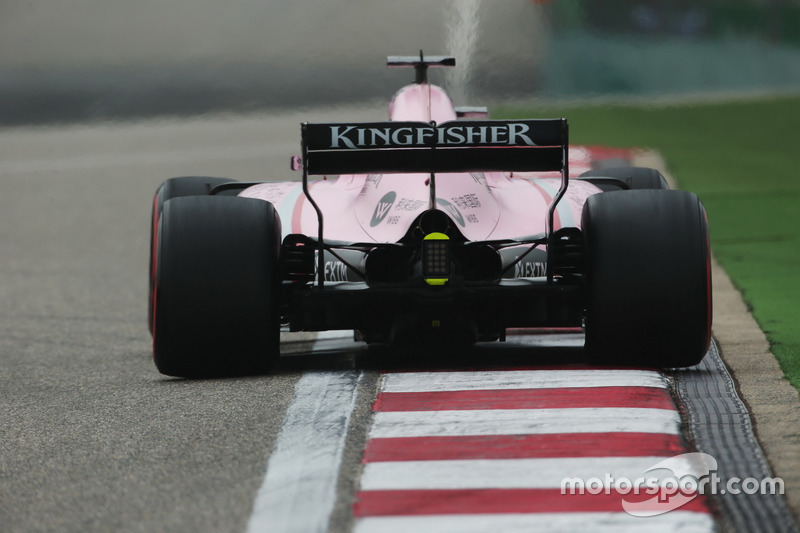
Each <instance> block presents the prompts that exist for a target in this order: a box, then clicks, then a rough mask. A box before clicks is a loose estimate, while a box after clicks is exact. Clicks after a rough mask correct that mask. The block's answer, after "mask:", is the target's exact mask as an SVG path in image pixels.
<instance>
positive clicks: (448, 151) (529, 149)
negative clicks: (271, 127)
mask: <svg viewBox="0 0 800 533" xmlns="http://www.w3.org/2000/svg"><path fill="white" fill-rule="evenodd" d="M301 130H302V150H303V155H302V157H303V161H302V163H303V192H304V194H305V195H306V197H307V198H308V201H309V203H311V205H312V206H313V207H314V209H315V211H316V213H317V219H318V222H319V235H318V244H319V252H320V253H319V257H318V260H319V262H320V265H319V272H320V276H319V285H320V286H322V284H323V280H322V277H323V276H322V275H321V273H322V272H323V268H322V267H323V266H324V265H322V261H323V253H322V251H323V250H324V249H325V245H324V237H323V216H322V211H321V210H320V208H319V207H318V205H317V203H316V202H315V201H314V199H313V198H312V197H311V195H310V193H309V188H308V176H314V175H317V176H319V175H340V174H393V173H394V174H398V173H401V174H406V173H409V174H410V173H425V174H428V173H429V174H430V175H431V180H430V189H431V206H432V207H433V206H435V205H436V182H435V174H436V173H445V172H478V171H507V172H523V171H528V172H547V171H560V172H561V188H560V189H559V191H558V193H557V194H556V196H555V197H554V198H553V201H552V202H551V204H550V208H549V213H548V220H547V224H548V226H547V232H548V239H549V237H550V236H551V235H552V231H553V219H554V213H555V209H556V206H557V205H558V202H559V201H560V200H561V198H562V197H563V196H564V193H565V192H566V190H567V185H568V182H569V169H568V161H569V154H568V150H569V147H568V144H569V142H568V140H569V128H568V125H567V121H566V119H537V120H480V121H464V120H458V121H452V122H444V123H441V124H436V123H433V122H432V123H425V122H367V123H335V124H334V123H326V124H307V123H305V124H302V126H301ZM548 277H549V276H548Z"/></svg>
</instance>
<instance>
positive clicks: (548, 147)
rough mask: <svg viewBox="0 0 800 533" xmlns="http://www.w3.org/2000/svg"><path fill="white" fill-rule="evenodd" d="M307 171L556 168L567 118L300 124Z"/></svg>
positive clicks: (563, 162) (564, 146)
mask: <svg viewBox="0 0 800 533" xmlns="http://www.w3.org/2000/svg"><path fill="white" fill-rule="evenodd" d="M302 139H303V168H304V169H305V172H306V173H307V174H309V175H325V174H334V175H338V174H371V173H375V174H377V173H382V174H391V173H428V172H469V171H490V170H497V171H517V172H521V171H530V172H538V171H555V170H562V169H563V168H564V166H565V165H566V164H567V159H566V155H567V140H568V131H567V121H566V120H565V119H553V120H511V121H507V120H479V121H466V120H458V121H452V122H444V123H442V124H438V125H437V124H428V123H424V122H368V123H349V124H303V125H302Z"/></svg>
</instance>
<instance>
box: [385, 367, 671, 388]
mask: <svg viewBox="0 0 800 533" xmlns="http://www.w3.org/2000/svg"><path fill="white" fill-rule="evenodd" d="M667 386H668V383H667V380H666V378H665V377H664V376H663V375H662V374H661V373H660V372H656V371H653V370H509V371H495V372H487V371H483V372H398V373H392V374H386V375H385V376H384V379H383V392H435V391H452V390H489V389H555V388H562V387H661V388H666V387H667Z"/></svg>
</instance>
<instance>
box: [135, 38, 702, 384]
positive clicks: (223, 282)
mask: <svg viewBox="0 0 800 533" xmlns="http://www.w3.org/2000/svg"><path fill="white" fill-rule="evenodd" d="M453 65H455V60H454V59H453V58H448V57H427V58H425V57H423V56H422V54H421V53H420V56H419V57H390V58H389V66H395V67H400V66H407V67H413V68H414V69H415V71H416V82H415V83H414V84H412V85H408V86H406V87H404V88H402V89H401V90H400V91H399V92H398V93H397V94H396V95H395V96H394V98H393V99H392V101H391V104H390V106H389V120H388V121H385V122H372V123H337V124H312V123H308V124H302V126H301V129H302V157H301V158H295V160H294V166H295V167H297V168H298V169H302V172H303V179H302V181H283V182H274V181H270V182H264V183H240V182H235V181H232V180H228V179H223V178H206V177H182V178H173V179H170V180H167V181H166V182H164V184H163V185H162V186H161V187H160V188H159V189H158V191H157V193H156V195H155V198H154V201H153V226H152V260H151V271H150V327H151V332H152V334H153V347H154V358H155V363H156V365H157V367H158V369H159V370H160V371H161V372H162V373H164V374H168V375H174V376H214V375H230V374H241V373H252V372H264V371H268V370H269V368H270V367H271V366H272V365H273V364H274V363H275V361H276V360H277V358H278V357H279V355H280V342H279V332H280V329H281V327H282V326H283V327H284V329H286V328H288V330H290V331H321V330H334V329H335V330H353V331H355V335H356V338H357V339H360V340H363V341H365V342H367V343H385V344H400V345H402V344H409V345H411V344H415V343H426V344H432V343H447V344H458V343H475V342H485V341H496V340H501V341H502V340H504V339H505V335H506V330H507V329H509V328H518V327H548V328H550V327H583V328H584V330H585V333H586V350H587V357H589V358H590V359H591V360H593V361H603V362H611V363H622V364H631V363H635V364H639V365H649V366H663V367H681V366H688V365H693V364H696V363H698V362H699V361H700V360H701V359H702V358H703V356H704V355H705V353H706V350H707V348H708V345H709V340H710V323H711V282H710V268H709V245H708V229H707V221H706V214H705V210H704V208H703V206H702V204H701V203H700V201H699V200H698V199H697V197H696V196H695V195H694V194H691V193H689V192H684V191H673V190H668V188H667V185H666V182H665V181H664V178H663V177H662V176H661V174H660V173H658V172H657V171H655V170H652V169H645V168H635V167H621V168H605V169H595V170H589V171H587V172H584V173H582V174H581V175H580V176H577V177H575V176H573V177H571V176H570V171H569V166H570V164H572V165H573V166H580V167H582V169H583V170H585V169H586V168H588V166H589V164H590V163H591V162H590V161H588V160H587V157H586V155H587V150H586V149H582V148H580V147H573V148H572V156H570V147H569V145H568V130H567V121H566V120H565V119H553V120H542V119H532V120H485V119H478V118H476V117H475V115H479V114H481V113H480V111H476V110H475V109H474V108H473V109H470V110H468V111H467V112H466V113H465V115H466V116H462V115H463V114H462V113H459V111H458V110H457V109H456V108H454V106H453V103H452V102H451V100H450V99H449V97H448V96H447V94H446V93H445V92H444V90H442V89H441V88H440V87H437V86H435V85H432V84H430V83H428V77H427V71H428V68H429V67H437V66H453ZM312 177H322V179H317V180H314V181H312V180H311V178H312Z"/></svg>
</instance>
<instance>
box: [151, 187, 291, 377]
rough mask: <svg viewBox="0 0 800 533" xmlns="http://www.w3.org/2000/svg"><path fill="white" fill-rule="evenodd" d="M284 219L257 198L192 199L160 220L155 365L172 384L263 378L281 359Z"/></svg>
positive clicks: (170, 207) (172, 205)
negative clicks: (280, 269)
mask: <svg viewBox="0 0 800 533" xmlns="http://www.w3.org/2000/svg"><path fill="white" fill-rule="evenodd" d="M280 235H281V225H280V219H279V218H278V215H277V213H276V211H275V208H274V207H273V206H272V204H270V203H268V202H264V201H261V200H255V199H250V198H237V197H224V196H220V197H218V196H189V197H182V198H174V199H172V200H168V201H167V202H166V203H164V209H163V212H162V216H161V218H160V220H159V226H158V236H157V243H158V246H157V255H156V278H155V299H154V305H153V310H154V332H153V358H154V360H155V364H156V366H157V367H158V370H159V371H160V372H161V373H163V374H167V375H170V376H181V377H214V376H227V375H242V374H253V373H263V372H266V371H268V370H269V369H270V367H271V365H272V364H273V363H274V362H275V360H276V359H277V358H278V356H279V355H280V342H279V338H280V333H279V329H280V326H279V320H280V317H279V310H280V307H279V306H280V302H279V290H280V279H279V277H278V254H279V248H280Z"/></svg>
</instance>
